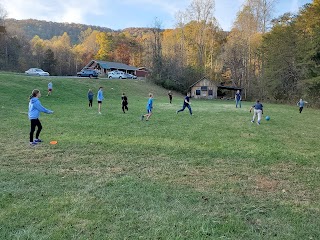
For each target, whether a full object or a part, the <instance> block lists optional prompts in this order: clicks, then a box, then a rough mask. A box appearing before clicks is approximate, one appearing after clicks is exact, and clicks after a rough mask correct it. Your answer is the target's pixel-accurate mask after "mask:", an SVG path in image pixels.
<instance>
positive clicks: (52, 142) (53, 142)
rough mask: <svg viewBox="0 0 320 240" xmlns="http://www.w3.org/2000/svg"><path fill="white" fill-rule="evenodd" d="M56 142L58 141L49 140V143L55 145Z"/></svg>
mask: <svg viewBox="0 0 320 240" xmlns="http://www.w3.org/2000/svg"><path fill="white" fill-rule="evenodd" d="M57 143H58V141H51V142H50V144H52V145H56V144H57Z"/></svg>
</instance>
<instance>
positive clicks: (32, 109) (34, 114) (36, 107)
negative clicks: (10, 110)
mask: <svg viewBox="0 0 320 240" xmlns="http://www.w3.org/2000/svg"><path fill="white" fill-rule="evenodd" d="M40 97H41V93H40V91H39V90H38V89H34V90H33V91H32V94H31V96H30V102H29V112H28V117H29V119H30V121H31V130H30V145H32V146H34V145H36V144H37V143H40V142H42V140H40V138H39V135H40V132H41V130H42V125H41V122H40V120H39V117H40V112H44V113H48V114H50V113H53V111H51V110H49V109H46V108H45V107H43V106H42V105H41V103H40V100H39V98H40ZM36 127H38V130H37V132H36V139H35V140H34V141H33V134H34V131H35V130H36Z"/></svg>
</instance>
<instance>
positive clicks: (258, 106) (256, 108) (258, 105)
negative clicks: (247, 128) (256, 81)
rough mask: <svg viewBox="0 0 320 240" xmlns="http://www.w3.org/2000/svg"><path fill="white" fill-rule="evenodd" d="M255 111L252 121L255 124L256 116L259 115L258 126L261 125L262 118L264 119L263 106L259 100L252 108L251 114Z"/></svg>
mask: <svg viewBox="0 0 320 240" xmlns="http://www.w3.org/2000/svg"><path fill="white" fill-rule="evenodd" d="M252 109H254V110H253V117H252V120H251V122H252V123H254V120H255V118H256V116H257V115H258V122H257V124H258V125H260V122H261V117H262V114H263V105H262V104H261V103H260V101H259V100H257V102H256V103H255V104H254V105H253V106H251V108H250V112H251V111H252Z"/></svg>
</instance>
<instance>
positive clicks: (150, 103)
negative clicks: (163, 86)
mask: <svg viewBox="0 0 320 240" xmlns="http://www.w3.org/2000/svg"><path fill="white" fill-rule="evenodd" d="M152 105H153V98H149V100H148V104H147V110H152V108H153V106H152Z"/></svg>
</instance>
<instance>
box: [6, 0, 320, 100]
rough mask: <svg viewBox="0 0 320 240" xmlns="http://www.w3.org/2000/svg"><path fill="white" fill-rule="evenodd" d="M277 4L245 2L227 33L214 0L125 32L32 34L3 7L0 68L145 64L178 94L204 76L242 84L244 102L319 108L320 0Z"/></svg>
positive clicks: (67, 70) (195, 1)
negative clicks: (306, 103)
mask: <svg viewBox="0 0 320 240" xmlns="http://www.w3.org/2000/svg"><path fill="white" fill-rule="evenodd" d="M275 4H277V1H276V0H246V1H245V2H244V4H243V6H242V7H241V9H240V10H239V12H238V13H237V16H236V19H235V21H234V23H233V26H232V29H231V30H230V32H225V31H223V30H222V29H221V28H220V26H219V23H218V22H217V20H216V19H215V17H214V9H215V2H214V0H192V1H191V2H190V5H189V7H188V8H186V9H185V10H182V11H179V12H177V13H176V25H175V28H173V29H163V28H162V26H161V20H159V19H156V20H155V22H154V23H153V27H150V28H128V29H124V30H122V31H111V30H108V29H105V30H104V29H102V28H99V27H92V28H91V27H87V28H86V29H85V28H84V27H83V26H82V25H81V26H80V25H77V24H76V25H75V24H73V25H72V26H74V27H75V28H76V30H70V31H69V30H68V31H65V32H61V29H60V32H59V34H57V35H56V36H53V37H51V38H45V37H40V35H34V36H33V37H32V38H31V39H28V35H27V34H25V32H24V31H23V28H21V27H18V25H17V24H18V23H17V21H16V20H15V21H13V20H10V21H8V23H10V24H6V21H5V20H4V19H5V11H4V10H3V9H2V8H1V7H0V26H4V27H5V29H6V32H5V34H4V33H0V43H1V45H0V69H5V70H15V71H24V70H25V69H27V68H28V67H31V66H37V67H42V68H44V70H46V71H49V72H50V73H51V74H57V75H74V74H75V73H76V72H77V71H79V70H80V69H82V68H83V67H84V66H85V65H86V64H87V63H88V62H89V61H90V60H92V59H97V60H104V61H116V62H123V63H126V64H129V65H134V66H137V67H138V66H144V67H147V68H149V69H151V77H150V79H151V80H152V81H154V82H156V83H157V84H159V85H162V86H164V87H166V88H170V89H176V90H178V91H181V92H184V91H187V90H188V88H189V86H190V85H191V84H192V83H194V82H195V81H197V80H199V79H200V78H201V77H203V76H207V77H209V78H211V79H213V80H214V81H216V82H217V83H218V84H220V83H221V82H225V84H230V85H234V86H236V87H241V88H243V91H244V94H243V95H244V98H247V99H254V98H262V99H269V100H270V101H271V100H275V101H287V102H290V101H293V99H296V98H297V97H298V96H304V95H305V96H304V97H309V96H312V98H313V100H312V102H313V103H316V102H318V104H319V105H320V103H319V101H320V100H319V88H320V83H319V81H320V80H319V79H320V77H319V75H320V68H319V66H320V44H319V42H320V17H319V16H320V0H313V2H312V3H311V4H307V5H305V6H304V7H303V8H302V9H301V10H300V12H299V13H298V14H297V15H292V14H289V13H287V14H284V15H283V16H280V17H277V18H272V16H273V11H272V10H273V7H274V6H275ZM26 21H29V20H26ZM32 21H33V22H32V23H34V22H35V21H36V20H32ZM40 22H41V24H36V26H38V25H45V26H47V27H48V28H50V29H51V30H52V31H51V32H54V31H55V30H54V23H48V24H49V25H46V23H44V22H43V21H40ZM29 23H30V22H29ZM24 24H25V23H24ZM65 25H66V24H65ZM59 26H60V27H61V26H63V25H61V24H60V25H59ZM32 29H33V31H35V30H34V28H32ZM66 29H69V27H68V28H66ZM79 29H81V31H79ZM76 32H78V39H75V33H76ZM39 34H40V33H39ZM41 34H43V33H42V32H41ZM45 34H46V35H43V36H47V35H48V34H49V31H45ZM41 36H42V35H41Z"/></svg>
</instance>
